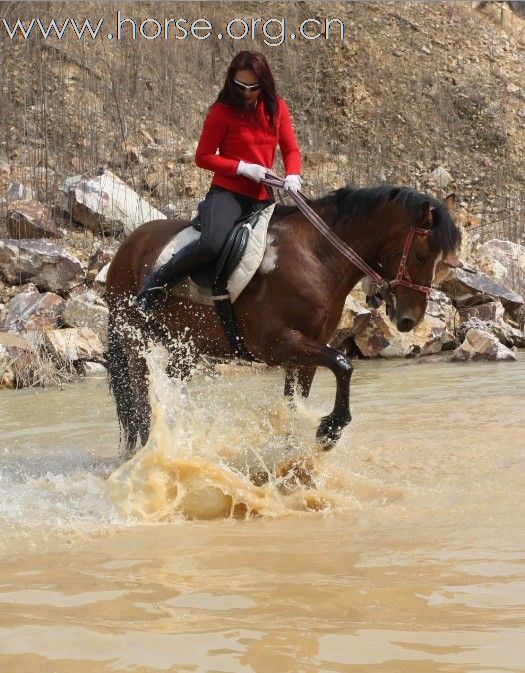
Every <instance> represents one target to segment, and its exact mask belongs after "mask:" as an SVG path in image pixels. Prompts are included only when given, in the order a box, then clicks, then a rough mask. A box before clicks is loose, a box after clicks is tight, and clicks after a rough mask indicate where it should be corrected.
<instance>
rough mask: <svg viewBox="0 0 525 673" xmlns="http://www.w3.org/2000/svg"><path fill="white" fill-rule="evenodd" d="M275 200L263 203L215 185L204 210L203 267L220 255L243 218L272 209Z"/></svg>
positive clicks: (201, 252)
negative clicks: (238, 222)
mask: <svg viewBox="0 0 525 673" xmlns="http://www.w3.org/2000/svg"><path fill="white" fill-rule="evenodd" d="M273 202H274V201H273V199H268V200H266V201H259V200H257V199H252V198H250V197H249V196H244V195H243V194H236V193H235V192H230V191H229V190H227V189H224V188H223V187H219V186H218V185H212V186H211V187H210V189H209V190H208V192H207V194H206V196H205V198H204V202H203V204H202V205H201V207H200V213H201V222H202V233H201V237H200V242H199V249H198V256H199V261H200V263H202V264H205V263H206V262H211V261H212V260H213V259H215V258H216V257H218V256H219V253H220V251H221V250H222V247H223V245H224V243H225V242H226V238H227V237H228V234H229V233H230V231H231V229H232V228H233V225H234V224H235V222H236V221H237V220H238V219H239V218H240V217H241V215H248V213H250V212H251V211H252V210H254V209H255V208H259V207H265V206H268V205H269V204H270V203H273Z"/></svg>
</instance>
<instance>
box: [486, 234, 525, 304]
mask: <svg viewBox="0 0 525 673" xmlns="http://www.w3.org/2000/svg"><path fill="white" fill-rule="evenodd" d="M476 256H477V257H478V258H479V261H480V264H482V265H483V266H484V267H485V269H486V270H488V271H489V272H492V273H491V275H492V274H493V275H494V276H495V277H496V278H497V280H499V281H501V282H503V283H504V284H505V285H507V286H508V287H510V288H511V289H512V290H515V291H516V292H518V293H519V294H521V295H522V296H523V295H524V294H525V246H523V245H520V244H519V243H513V242H512V241H502V240H500V239H497V238H493V239H491V240H490V241H487V242H486V243H483V244H482V245H480V246H478V248H477V250H476Z"/></svg>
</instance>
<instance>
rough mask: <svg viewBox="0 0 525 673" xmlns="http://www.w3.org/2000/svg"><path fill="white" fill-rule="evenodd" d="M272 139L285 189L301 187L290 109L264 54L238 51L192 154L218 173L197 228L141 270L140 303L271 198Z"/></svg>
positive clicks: (145, 305) (203, 259)
mask: <svg viewBox="0 0 525 673" xmlns="http://www.w3.org/2000/svg"><path fill="white" fill-rule="evenodd" d="M277 144H279V147H280V150H281V153H282V157H283V162H284V166H285V170H286V179H285V183H284V189H288V190H290V191H293V192H296V191H297V190H299V189H300V188H301V178H300V176H299V173H300V170H301V156H300V153H299V148H298V146H297V141H296V139H295V134H294V131H293V127H292V122H291V119H290V113H289V111H288V108H287V106H286V103H285V102H284V100H283V99H282V98H281V97H280V96H278V95H277V94H276V91H275V81H274V78H273V75H272V73H271V71H270V67H269V65H268V62H267V61H266V59H265V57H264V56H263V54H261V53H260V52H256V51H241V52H239V53H238V54H237V55H236V56H235V58H234V59H233V60H232V62H231V64H230V66H229V68H228V72H227V74H226V80H225V82H224V86H223V88H222V90H221V92H220V93H219V95H218V97H217V101H216V102H215V103H214V104H213V105H212V106H211V107H210V109H209V112H208V115H207V117H206V119H205V122H204V127H203V129H202V133H201V136H200V139H199V143H198V146H197V151H196V153H195V163H196V164H197V166H199V168H205V169H207V170H210V171H214V173H215V174H214V176H213V179H212V184H211V187H210V189H209V190H208V193H207V194H206V197H205V200H204V203H203V205H202V207H201V220H202V234H201V236H200V238H199V239H197V240H196V241H193V242H192V243H190V244H188V245H186V246H185V247H184V248H182V249H181V250H180V251H178V252H177V253H175V254H174V255H173V256H172V258H171V259H170V260H169V261H168V262H166V263H165V264H164V265H163V266H161V267H160V268H159V269H158V270H157V271H153V272H152V273H150V274H149V275H148V276H147V277H146V279H145V281H144V284H143V286H142V289H141V291H140V293H139V294H138V301H139V304H140V306H141V308H142V309H143V310H145V311H148V310H150V309H151V308H152V305H153V302H154V300H155V298H156V296H158V293H159V292H162V290H164V289H165V288H166V287H170V286H172V285H174V284H175V283H177V282H178V281H179V280H182V278H183V277H184V276H185V275H186V274H187V273H189V272H191V271H194V270H195V269H197V268H198V267H199V266H201V265H202V264H205V263H207V262H211V261H212V260H213V259H215V258H216V257H218V255H219V253H220V251H221V249H222V246H223V245H224V243H225V241H226V238H227V236H228V233H229V232H230V230H231V229H232V227H233V225H234V224H235V222H236V221H237V220H238V219H239V218H240V217H241V216H242V215H245V214H248V213H249V212H250V211H252V210H254V209H255V208H257V207H261V206H262V207H264V206H266V205H269V204H271V203H273V198H272V196H271V195H270V194H269V193H268V190H267V188H266V187H264V186H263V185H262V184H260V181H261V179H262V178H264V176H265V173H266V171H267V169H269V168H271V167H272V166H273V162H274V158H275V149H276V146H277ZM217 148H218V149H219V154H218V155H217V154H216V150H217Z"/></svg>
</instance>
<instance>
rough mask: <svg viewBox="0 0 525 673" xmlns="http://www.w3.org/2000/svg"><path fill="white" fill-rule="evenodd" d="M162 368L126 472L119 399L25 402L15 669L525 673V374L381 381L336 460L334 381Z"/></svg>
mask: <svg viewBox="0 0 525 673" xmlns="http://www.w3.org/2000/svg"><path fill="white" fill-rule="evenodd" d="M161 364H162V360H161V359H160V360H159V359H154V360H153V361H152V363H151V366H152V376H153V383H154V385H153V388H152V400H153V403H154V405H155V424H154V429H153V433H152V439H151V441H150V442H149V443H148V446H147V447H146V448H145V449H144V450H143V451H141V452H140V453H139V454H137V457H136V458H135V459H134V460H133V461H131V462H129V463H127V464H126V465H124V466H120V467H119V461H118V459H117V456H116V445H117V442H118V430H117V428H116V424H115V420H114V414H113V407H112V403H111V401H110V399H109V397H108V395H107V391H106V383H105V381H104V380H91V381H89V382H86V383H85V384H82V385H80V386H76V387H71V388H67V389H64V390H62V391H55V390H49V391H38V392H37V391H18V392H12V393H6V392H4V393H2V394H1V396H0V420H1V426H2V435H1V437H0V487H1V490H2V493H1V497H0V555H1V566H0V585H1V586H0V670H1V671H6V672H9V673H22V672H23V673H51V672H56V673H64V672H68V673H70V672H71V673H73V672H75V673H77V672H78V673H84V672H88V671H89V672H90V673H91V672H93V673H105V672H106V671H108V672H110V671H111V672H113V671H137V672H138V673H146V672H150V671H210V672H211V671H213V672H216V671H225V672H237V671H239V672H244V671H247V672H248V671H256V672H258V673H259V672H266V671H268V672H270V671H271V672H273V671H297V672H303V671H304V672H307V673H309V672H312V673H313V672H317V671H354V670H355V671H374V672H376V671H380V672H383V671H388V672H398V671H414V672H416V673H418V672H425V673H430V672H434V671H436V672H437V671H439V672H443V671H445V672H448V671H450V672H451V673H452V672H454V673H462V672H464V671H465V672H466V671H469V672H470V671H483V672H485V673H489V672H490V673H496V672H498V673H501V672H504V671H516V672H517V671H525V527H524V523H523V522H524V521H525V516H524V515H525V498H524V493H523V483H524V476H525V439H524V434H525V433H524V427H525V403H524V393H525V357H523V355H522V356H521V358H520V361H519V362H518V363H515V364H512V363H503V364H501V365H494V364H484V363H477V364H469V365H452V364H448V363H444V362H438V361H434V362H430V361H424V362H423V361H420V362H418V363H414V362H411V361H402V362H381V363H373V362H358V363H357V364H356V372H355V375H354V382H353V397H352V411H353V414H354V420H353V422H352V425H351V426H350V429H349V430H348V431H347V432H346V433H345V435H344V436H343V439H342V440H341V442H340V444H339V445H338V447H337V449H336V450H335V451H334V452H332V453H331V454H323V455H321V454H319V452H318V451H317V450H316V448H315V445H314V443H313V442H312V437H313V435H314V431H315V425H316V422H317V420H318V418H319V416H320V415H321V414H323V413H326V412H327V411H328V409H329V407H330V404H331V401H332V395H333V382H332V379H331V377H330V375H328V374H327V375H321V376H320V377H319V379H318V380H317V381H316V383H315V385H314V390H313V394H312V398H311V400H309V401H308V403H306V404H301V403H299V404H298V407H297V409H296V410H295V411H294V412H293V413H292V412H290V411H289V410H288V409H287V407H286V406H285V405H283V404H281V402H280V401H279V396H280V393H281V388H282V376H281V375H279V374H277V373H272V372H264V371H245V370H242V371H239V370H233V371H232V370H228V371H225V372H224V374H223V375H222V376H221V377H219V378H211V377H209V376H205V375H201V376H199V377H197V378H196V379H195V380H194V381H193V382H192V383H191V384H190V386H189V387H188V388H187V389H184V388H182V387H181V386H178V385H177V384H175V385H174V384H171V383H169V381H167V380H166V379H165V378H164V377H163V375H162V369H161ZM294 461H295V463H296V464H298V465H300V466H301V468H300V469H296V470H295V474H294V473H291V472H290V471H289V470H287V464H289V463H290V462H292V463H293V462H294ZM249 473H251V474H252V475H253V474H258V475H259V477H260V475H261V474H265V473H269V478H268V480H267V482H266V483H263V484H262V485H261V486H258V487H256V486H254V485H253V483H252V482H251V481H250V479H249V478H248V476H247V475H248V474H249Z"/></svg>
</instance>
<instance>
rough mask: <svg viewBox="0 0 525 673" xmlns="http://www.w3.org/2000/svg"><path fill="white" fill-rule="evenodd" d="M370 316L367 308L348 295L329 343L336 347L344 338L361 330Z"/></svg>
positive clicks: (353, 335)
mask: <svg viewBox="0 0 525 673" xmlns="http://www.w3.org/2000/svg"><path fill="white" fill-rule="evenodd" d="M371 316H372V314H371V312H370V311H369V310H368V309H367V308H364V306H362V305H361V304H360V303H359V302H358V301H356V300H355V299H354V297H352V295H348V297H347V298H346V301H345V305H344V308H343V313H342V315H341V319H340V321H339V324H338V326H337V329H336V331H335V333H334V335H333V337H332V340H331V345H332V346H333V347H334V348H338V347H339V346H340V345H341V344H342V343H343V342H344V341H346V339H348V338H349V337H355V336H356V335H357V334H359V333H360V332H362V331H363V330H364V329H365V327H366V326H367V325H368V323H369V322H370V319H371Z"/></svg>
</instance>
